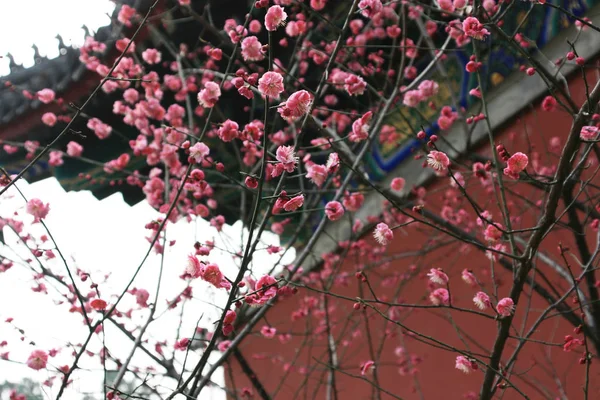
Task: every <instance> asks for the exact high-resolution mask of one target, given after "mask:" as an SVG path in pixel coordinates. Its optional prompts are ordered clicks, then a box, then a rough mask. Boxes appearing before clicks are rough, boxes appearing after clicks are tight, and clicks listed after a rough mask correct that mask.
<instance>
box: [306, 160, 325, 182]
mask: <svg viewBox="0 0 600 400" xmlns="http://www.w3.org/2000/svg"><path fill="white" fill-rule="evenodd" d="M306 169H307V174H306V177H307V178H308V179H310V180H311V181H312V182H313V183H314V184H315V185H317V186H318V187H321V185H322V184H323V183H324V182H325V179H327V168H326V167H325V166H323V165H319V164H313V165H311V166H307V167H306Z"/></svg>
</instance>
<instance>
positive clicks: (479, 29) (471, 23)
mask: <svg viewBox="0 0 600 400" xmlns="http://www.w3.org/2000/svg"><path fill="white" fill-rule="evenodd" d="M462 27H463V31H464V32H465V35H467V36H470V37H472V38H473V39H477V40H484V39H485V37H486V36H488V35H489V34H490V32H488V30H487V29H485V28H484V27H483V24H481V23H480V22H479V20H478V19H477V18H475V17H467V18H465V20H464V21H463V23H462Z"/></svg>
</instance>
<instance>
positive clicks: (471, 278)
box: [461, 268, 477, 287]
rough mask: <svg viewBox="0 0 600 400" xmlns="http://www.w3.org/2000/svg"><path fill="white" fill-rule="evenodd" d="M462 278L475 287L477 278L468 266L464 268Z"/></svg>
mask: <svg viewBox="0 0 600 400" xmlns="http://www.w3.org/2000/svg"><path fill="white" fill-rule="evenodd" d="M461 278H462V280H463V281H464V282H465V283H466V284H467V285H469V286H471V287H475V286H476V285H477V278H476V277H475V275H474V274H473V273H472V272H471V271H469V270H468V269H466V268H465V269H463V271H462V274H461Z"/></svg>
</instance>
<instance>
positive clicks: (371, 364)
mask: <svg viewBox="0 0 600 400" xmlns="http://www.w3.org/2000/svg"><path fill="white" fill-rule="evenodd" d="M374 368H375V361H373V360H369V361H365V362H364V363H362V364H361V365H360V374H361V375H363V376H364V375H365V374H366V373H367V372H369V371H370V370H372V369H374Z"/></svg>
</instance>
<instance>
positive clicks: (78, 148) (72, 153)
mask: <svg viewBox="0 0 600 400" xmlns="http://www.w3.org/2000/svg"><path fill="white" fill-rule="evenodd" d="M81 153H83V146H82V145H80V144H79V143H77V142H73V141H70V142H69V143H67V154H68V155H69V157H79V156H81Z"/></svg>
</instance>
